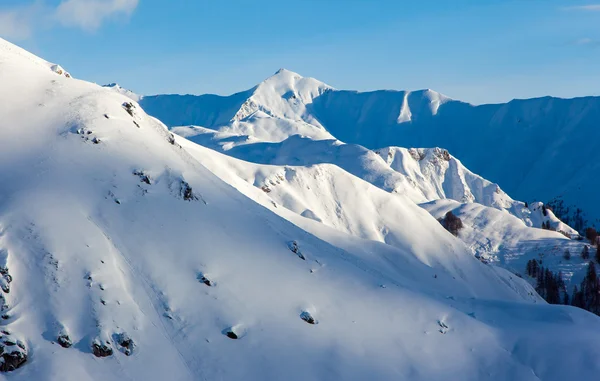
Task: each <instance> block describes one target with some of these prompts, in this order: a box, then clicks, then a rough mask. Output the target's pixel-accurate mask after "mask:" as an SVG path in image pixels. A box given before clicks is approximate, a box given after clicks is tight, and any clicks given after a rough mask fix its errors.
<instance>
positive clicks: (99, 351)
mask: <svg viewBox="0 0 600 381" xmlns="http://www.w3.org/2000/svg"><path fill="white" fill-rule="evenodd" d="M92 352H93V353H94V356H96V357H108V356H112V354H113V349H112V347H111V346H110V342H108V341H106V342H104V343H102V342H100V340H98V339H96V340H94V342H93V343H92Z"/></svg>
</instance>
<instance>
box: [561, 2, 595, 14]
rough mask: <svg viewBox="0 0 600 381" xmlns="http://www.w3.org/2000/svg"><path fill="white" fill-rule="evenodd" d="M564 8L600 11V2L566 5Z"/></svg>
mask: <svg viewBox="0 0 600 381" xmlns="http://www.w3.org/2000/svg"><path fill="white" fill-rule="evenodd" d="M564 9H566V10H569V11H590V12H600V4H588V5H577V6H574V7H566V8H564Z"/></svg>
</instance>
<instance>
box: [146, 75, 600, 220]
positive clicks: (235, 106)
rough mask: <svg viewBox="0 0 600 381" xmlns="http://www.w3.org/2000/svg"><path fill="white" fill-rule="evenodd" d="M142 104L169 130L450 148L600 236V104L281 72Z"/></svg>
mask: <svg viewBox="0 0 600 381" xmlns="http://www.w3.org/2000/svg"><path fill="white" fill-rule="evenodd" d="M140 102H141V105H142V107H143V108H144V109H145V110H146V111H147V112H148V113H149V114H151V115H153V116H156V117H157V118H159V119H160V120H162V121H163V122H164V123H166V124H167V126H169V127H176V126H186V125H196V126H202V127H206V128H210V129H218V130H220V131H221V132H232V133H235V134H246V135H250V136H255V137H257V138H259V139H261V140H265V141H267V140H268V139H270V141H281V140H283V139H285V138H286V137H288V136H290V135H293V134H302V135H304V136H309V137H311V138H313V139H327V138H329V136H331V135H333V136H334V137H335V138H337V139H339V140H341V141H344V142H345V143H352V144H359V145H361V146H364V147H366V148H369V149H380V148H382V147H388V146H400V147H443V148H445V149H447V150H449V151H450V152H451V153H452V154H453V155H455V156H456V157H459V158H460V159H461V160H462V162H463V163H464V164H465V165H466V166H467V167H468V168H469V169H471V170H472V171H474V172H475V173H478V174H480V175H481V176H483V177H485V178H486V179H489V180H491V181H493V182H496V183H498V184H501V185H502V187H503V188H504V190H506V191H507V192H508V193H509V194H510V195H512V196H513V197H516V198H517V199H519V200H526V201H544V202H550V201H552V200H555V199H560V200H564V204H565V206H566V207H569V208H570V209H569V212H568V213H567V214H568V215H570V216H571V217H572V216H573V214H574V212H575V208H577V207H578V208H581V209H582V210H583V218H584V219H586V220H587V221H583V224H584V225H585V226H587V225H590V226H593V225H596V226H598V227H599V228H600V202H598V197H597V191H596V189H597V188H598V185H599V184H598V177H597V176H594V175H593V174H595V173H599V172H600V162H599V161H598V160H591V159H590V158H594V157H596V156H597V153H596V150H597V149H596V145H595V144H594V142H596V141H598V139H600V129H599V128H598V121H599V120H600V97H586V98H575V99H559V98H552V97H545V98H539V99H528V100H513V101H511V102H508V103H506V104H496V105H481V106H474V105H470V104H467V103H464V102H460V101H456V100H452V99H450V98H448V97H445V96H444V95H441V94H439V93H437V92H435V91H432V90H422V91H414V92H408V91H392V90H381V91H373V92H356V91H347V90H336V89H333V88H332V87H331V86H329V85H326V84H324V83H322V82H319V81H317V80H315V79H312V78H303V77H301V76H300V75H298V74H296V73H293V72H290V71H288V70H284V69H282V70H280V71H278V72H277V73H276V74H275V75H274V76H272V77H270V78H268V79H267V80H265V81H263V82H261V83H260V84H259V85H257V86H256V87H254V88H252V89H250V90H247V91H244V92H240V93H237V94H234V95H231V96H228V97H222V96H216V95H201V96H191V95H186V96H179V95H157V96H145V97H142V99H141V101H140ZM275 125H279V128H275V127H274V126H275ZM274 131H277V133H274ZM571 225H573V224H571ZM585 226H584V227H585ZM577 228H578V229H579V227H577Z"/></svg>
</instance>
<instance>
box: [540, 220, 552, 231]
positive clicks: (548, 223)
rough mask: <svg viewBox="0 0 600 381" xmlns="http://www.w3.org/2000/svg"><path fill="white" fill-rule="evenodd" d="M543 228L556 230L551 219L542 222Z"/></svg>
mask: <svg viewBox="0 0 600 381" xmlns="http://www.w3.org/2000/svg"><path fill="white" fill-rule="evenodd" d="M542 229H544V230H554V229H552V227H551V226H550V221H546V222H542Z"/></svg>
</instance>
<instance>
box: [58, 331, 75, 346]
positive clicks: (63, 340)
mask: <svg viewBox="0 0 600 381" xmlns="http://www.w3.org/2000/svg"><path fill="white" fill-rule="evenodd" d="M56 342H57V343H58V344H59V345H60V346H61V347H63V348H70V347H71V345H73V341H71V338H70V337H69V335H67V334H66V333H61V334H60V335H58V337H57V338H56Z"/></svg>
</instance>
